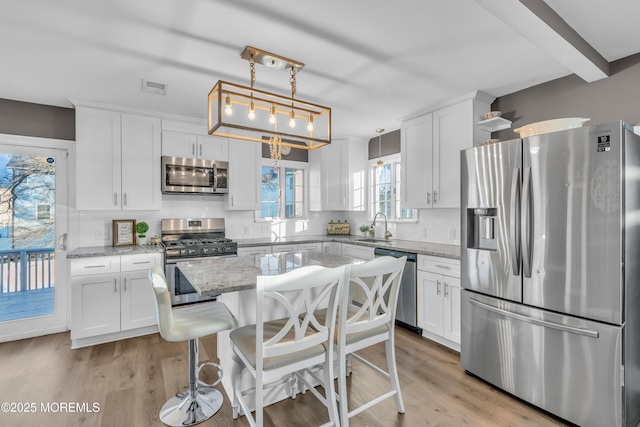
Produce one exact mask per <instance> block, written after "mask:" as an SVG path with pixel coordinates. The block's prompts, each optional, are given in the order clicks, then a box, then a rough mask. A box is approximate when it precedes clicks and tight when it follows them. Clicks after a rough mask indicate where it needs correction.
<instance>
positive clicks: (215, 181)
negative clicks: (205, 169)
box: [213, 163, 218, 190]
mask: <svg viewBox="0 0 640 427" xmlns="http://www.w3.org/2000/svg"><path fill="white" fill-rule="evenodd" d="M216 188H218V168H217V167H216V164H215V163H214V164H213V189H214V190H215V189H216Z"/></svg>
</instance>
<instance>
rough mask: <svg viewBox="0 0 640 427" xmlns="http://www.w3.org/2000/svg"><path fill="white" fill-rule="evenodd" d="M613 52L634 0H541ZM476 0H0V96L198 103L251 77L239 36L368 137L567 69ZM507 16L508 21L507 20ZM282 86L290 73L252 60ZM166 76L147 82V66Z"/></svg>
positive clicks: (633, 32) (199, 106) (188, 111)
mask: <svg viewBox="0 0 640 427" xmlns="http://www.w3.org/2000/svg"><path fill="white" fill-rule="evenodd" d="M545 1H546V3H547V4H548V5H549V6H551V7H552V8H553V9H554V10H555V11H556V12H557V13H558V14H559V15H560V16H561V17H562V18H563V19H564V20H565V21H566V22H567V23H568V24H569V25H570V26H571V27H573V28H574V29H575V30H576V31H577V32H578V33H579V34H580V36H582V38H584V39H585V40H586V41H587V42H588V43H589V44H591V46H593V48H595V49H596V51H597V52H598V53H599V54H600V55H602V57H604V58H605V59H606V60H607V61H609V62H610V61H614V60H617V59H620V58H622V57H625V56H629V55H631V54H635V53H638V52H640V25H638V24H637V19H638V17H640V2H639V1H637V0H607V1H601V0H545ZM479 3H482V2H481V1H478V2H476V1H474V0H348V1H345V0H318V1H315V2H311V1H305V0H272V1H259V0H235V1H224V0H135V1H133V0H56V1H51V0H2V7H1V8H0V98H7V99H15V100H21V101H27V102H34V103H40V104H48V105H56V106H62V107H71V103H70V101H69V99H79V100H88V101H97V102H102V103H108V104H113V105H122V106H128V107H137V108H143V109H148V110H154V111H160V112H167V113H172V114H178V115H184V116H191V117H201V118H205V117H206V108H207V107H206V104H207V103H206V97H207V94H208V92H209V90H210V89H211V88H212V87H213V85H214V84H215V82H216V81H217V80H219V79H223V80H228V81H232V82H237V83H240V84H244V85H248V84H249V66H248V65H249V64H248V62H246V61H245V60H242V59H240V53H241V52H242V50H243V49H244V47H245V46H246V45H251V46H255V47H258V48H261V49H264V50H267V51H270V52H273V53H276V54H279V55H282V56H285V57H289V58H293V59H295V60H298V61H301V62H304V63H305V64H306V67H305V68H304V69H303V70H302V71H300V73H299V74H298V85H297V87H298V94H297V97H299V98H301V99H304V100H306V101H310V102H315V103H318V104H321V105H327V106H329V107H332V116H333V134H334V135H347V134H349V135H358V136H365V137H374V136H375V135H376V133H375V131H374V129H375V128H379V127H383V128H385V129H387V131H391V130H394V129H398V128H399V122H398V119H399V118H401V117H405V116H408V115H411V114H413V113H415V112H416V111H419V110H424V109H425V108H427V107H429V106H431V105H436V104H439V103H442V102H445V101H446V100H449V99H452V98H455V97H458V96H460V95H464V94H466V93H469V92H471V91H473V90H482V91H484V92H487V93H489V94H491V95H494V96H502V95H505V94H508V93H512V92H515V91H517V90H520V89H524V88H527V87H530V86H533V85H536V84H539V83H543V82H546V81H549V80H553V79H556V78H559V77H562V76H565V75H569V74H572V73H573V71H572V70H570V69H568V68H567V67H566V66H565V65H563V64H562V63H560V62H559V61H557V60H555V59H554V58H553V57H552V56H551V55H550V54H549V52H545V51H543V50H542V49H541V48H539V47H538V46H537V45H536V44H534V42H531V41H529V40H528V39H526V38H524V36H522V35H520V32H518V31H516V29H517V26H518V23H515V22H512V23H509V24H510V25H508V24H507V23H505V22H504V21H503V20H501V19H498V18H497V17H495V16H494V15H492V14H491V13H490V12H488V11H487V10H486V9H484V8H483V7H482V6H480V4H479ZM514 28H515V29H514ZM256 77H257V81H256V87H257V88H261V89H266V90H270V91H275V92H278V93H283V94H286V93H288V91H289V90H290V88H289V76H288V74H287V73H285V72H282V71H277V70H272V69H268V68H267V67H264V66H261V65H258V66H256ZM142 79H147V80H150V81H153V82H160V83H165V84H167V85H168V91H167V94H166V96H158V95H153V94H148V93H142V91H141V80H142Z"/></svg>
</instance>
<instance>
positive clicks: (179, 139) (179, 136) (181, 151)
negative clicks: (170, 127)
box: [162, 131, 197, 158]
mask: <svg viewBox="0 0 640 427" xmlns="http://www.w3.org/2000/svg"><path fill="white" fill-rule="evenodd" d="M196 144H197V137H196V135H194V134H191V133H183V132H169V131H164V132H162V155H163V156H173V157H190V158H195V157H196V153H197V150H196Z"/></svg>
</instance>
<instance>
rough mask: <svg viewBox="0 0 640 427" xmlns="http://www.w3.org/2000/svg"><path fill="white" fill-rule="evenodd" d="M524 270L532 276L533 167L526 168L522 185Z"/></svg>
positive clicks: (527, 274) (526, 275)
mask: <svg viewBox="0 0 640 427" xmlns="http://www.w3.org/2000/svg"><path fill="white" fill-rule="evenodd" d="M522 216H523V220H522V221H521V225H522V236H521V237H520V239H521V240H524V242H523V244H522V272H523V274H524V277H528V278H530V277H531V264H532V262H531V261H532V260H531V256H532V252H533V251H532V248H531V247H532V246H533V231H534V230H533V197H532V195H531V168H526V169H525V173H524V183H523V185H522Z"/></svg>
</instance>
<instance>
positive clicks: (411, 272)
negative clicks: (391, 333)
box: [374, 248, 422, 334]
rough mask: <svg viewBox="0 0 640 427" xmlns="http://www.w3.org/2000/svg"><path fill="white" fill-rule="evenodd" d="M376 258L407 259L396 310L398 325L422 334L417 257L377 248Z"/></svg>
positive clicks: (375, 251)
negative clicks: (419, 318)
mask: <svg viewBox="0 0 640 427" xmlns="http://www.w3.org/2000/svg"><path fill="white" fill-rule="evenodd" d="M374 254H375V256H376V257H379V256H392V257H394V258H402V257H403V256H406V257H407V263H406V264H405V266H404V272H403V273H402V279H401V280H400V295H398V307H397V308H396V324H397V325H398V326H403V327H405V328H407V329H410V330H412V331H414V332H417V333H419V334H422V328H419V327H418V315H417V312H418V299H417V286H416V260H417V255H416V254H414V253H411V252H403V251H396V250H393V249H387V248H376V249H375V250H374Z"/></svg>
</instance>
